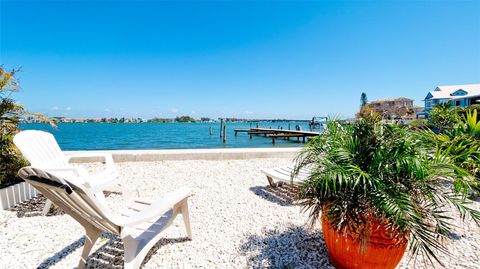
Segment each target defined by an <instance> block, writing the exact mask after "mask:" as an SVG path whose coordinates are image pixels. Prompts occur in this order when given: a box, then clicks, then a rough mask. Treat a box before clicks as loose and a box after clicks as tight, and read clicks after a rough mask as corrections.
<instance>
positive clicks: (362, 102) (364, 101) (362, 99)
mask: <svg viewBox="0 0 480 269" xmlns="http://www.w3.org/2000/svg"><path fill="white" fill-rule="evenodd" d="M367 104H368V99H367V94H366V93H364V92H362V94H361V95H360V107H364V106H366V105H367Z"/></svg>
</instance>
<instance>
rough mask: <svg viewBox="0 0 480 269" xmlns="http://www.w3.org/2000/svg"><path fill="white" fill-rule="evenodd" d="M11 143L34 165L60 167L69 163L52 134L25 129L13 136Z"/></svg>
mask: <svg viewBox="0 0 480 269" xmlns="http://www.w3.org/2000/svg"><path fill="white" fill-rule="evenodd" d="M13 143H14V144H15V145H16V146H17V148H18V149H19V150H20V151H21V152H22V154H23V156H24V157H25V158H26V159H27V160H28V161H29V162H30V165H32V166H34V167H49V168H61V167H68V166H69V164H68V162H67V159H66V157H65V154H63V152H62V150H61V149H60V147H59V146H58V143H57V141H56V140H55V137H53V135H52V134H50V133H47V132H44V131H37V130H27V131H21V132H19V133H18V134H17V135H15V137H14V138H13Z"/></svg>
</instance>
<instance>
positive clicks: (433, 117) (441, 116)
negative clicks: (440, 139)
mask: <svg viewBox="0 0 480 269" xmlns="http://www.w3.org/2000/svg"><path fill="white" fill-rule="evenodd" d="M428 118H429V121H428V122H429V125H430V127H432V128H434V130H435V131H438V132H441V133H450V132H452V131H453V129H454V127H455V126H456V125H457V124H458V123H459V121H460V118H459V116H458V114H457V113H456V111H455V110H454V109H452V108H451V105H450V103H443V104H437V105H435V107H433V109H432V110H430V111H429V112H428Z"/></svg>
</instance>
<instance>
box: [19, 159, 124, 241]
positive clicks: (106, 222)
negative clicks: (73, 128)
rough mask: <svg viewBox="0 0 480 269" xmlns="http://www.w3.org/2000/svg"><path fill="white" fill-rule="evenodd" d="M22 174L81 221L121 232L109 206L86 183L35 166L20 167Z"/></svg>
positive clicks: (20, 174)
mask: <svg viewBox="0 0 480 269" xmlns="http://www.w3.org/2000/svg"><path fill="white" fill-rule="evenodd" d="M18 175H19V176H20V177H21V178H23V179H24V180H25V181H26V182H28V183H29V184H31V185H32V186H33V187H35V188H36V189H37V190H38V191H40V192H41V193H42V194H43V195H44V196H45V197H47V198H48V199H50V200H51V201H52V202H53V203H55V204H56V205H57V206H59V207H60V208H61V209H62V210H64V211H65V212H67V213H68V214H69V215H71V216H72V217H73V218H74V219H75V220H77V221H78V222H80V223H81V224H85V223H86V222H88V223H89V224H91V225H93V226H95V227H97V228H98V229H100V230H101V231H104V232H110V233H115V234H119V233H120V227H119V226H118V225H116V224H114V223H113V222H112V221H110V219H109V215H110V214H108V210H107V209H106V208H105V207H104V206H103V205H102V203H101V202H99V201H98V199H97V198H96V197H95V196H94V195H93V193H90V192H89V191H88V190H87V189H85V188H83V187H82V186H79V185H75V184H74V183H72V182H70V181H68V180H67V179H64V178H60V177H58V176H55V175H52V174H50V173H48V172H46V171H44V170H42V169H39V168H33V167H31V166H28V167H24V168H22V169H20V170H19V172H18Z"/></svg>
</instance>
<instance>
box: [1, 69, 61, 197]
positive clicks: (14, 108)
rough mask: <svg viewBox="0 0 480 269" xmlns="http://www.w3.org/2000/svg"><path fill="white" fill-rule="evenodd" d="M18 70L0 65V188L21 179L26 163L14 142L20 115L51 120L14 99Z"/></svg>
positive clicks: (17, 87) (17, 84) (17, 85)
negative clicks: (20, 174)
mask: <svg viewBox="0 0 480 269" xmlns="http://www.w3.org/2000/svg"><path fill="white" fill-rule="evenodd" d="M16 72H17V70H11V71H6V70H5V69H3V68H2V67H0V150H1V154H0V188H1V187H5V186H8V185H11V184H14V183H16V182H18V181H20V178H19V177H18V176H17V171H18V169H20V168H21V167H22V166H24V165H26V162H25V160H23V158H22V157H21V156H20V153H19V152H18V150H17V148H16V147H15V146H14V144H13V136H14V135H15V134H16V133H17V132H18V131H19V127H18V123H19V120H20V117H22V116H25V115H28V116H31V117H35V118H37V119H40V120H44V121H48V122H50V121H49V120H48V119H47V118H45V117H44V116H42V115H41V114H38V113H31V112H27V111H26V110H25V108H24V107H23V106H22V105H20V104H18V103H16V102H15V100H13V99H12V97H11V95H12V94H13V93H14V92H17V91H18V89H19V83H18V80H17V79H16V78H15V74H16ZM50 123H51V122H50ZM51 124H52V123H51Z"/></svg>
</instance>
